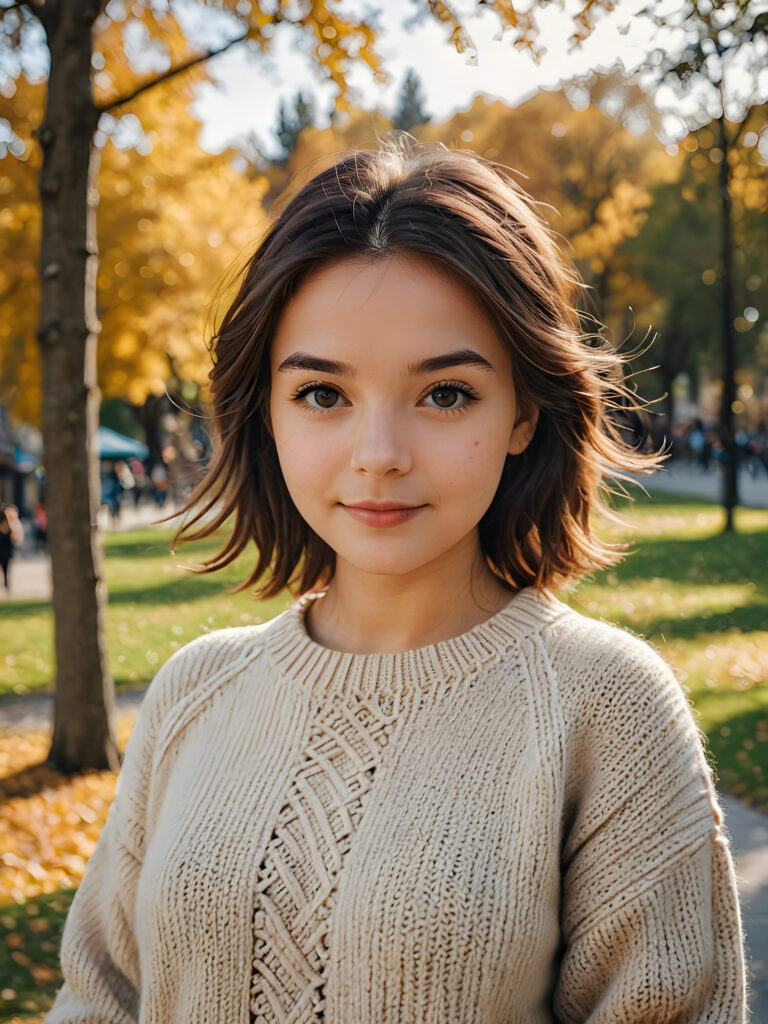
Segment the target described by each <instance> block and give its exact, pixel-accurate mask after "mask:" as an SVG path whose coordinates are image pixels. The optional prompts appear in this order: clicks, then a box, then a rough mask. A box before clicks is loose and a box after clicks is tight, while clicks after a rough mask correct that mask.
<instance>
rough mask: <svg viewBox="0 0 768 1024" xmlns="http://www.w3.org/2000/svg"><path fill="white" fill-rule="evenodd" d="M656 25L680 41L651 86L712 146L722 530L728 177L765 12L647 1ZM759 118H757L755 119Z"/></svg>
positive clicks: (729, 513)
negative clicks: (689, 103) (673, 101)
mask: <svg viewBox="0 0 768 1024" xmlns="http://www.w3.org/2000/svg"><path fill="white" fill-rule="evenodd" d="M643 13H644V16H645V17H649V18H651V19H652V20H653V21H654V22H655V23H656V24H657V25H658V26H659V27H661V28H663V29H665V30H666V31H668V30H669V29H670V28H677V29H679V30H681V31H682V32H683V34H684V37H685V40H686V41H685V43H684V44H683V47H682V49H681V50H679V51H678V52H676V53H673V54H668V53H665V52H662V51H657V52H656V54H655V55H652V57H651V60H650V62H649V77H650V79H651V81H652V82H653V83H654V84H655V85H659V84H672V85H673V86H675V87H676V88H677V91H678V93H679V94H680V95H681V96H683V97H684V98H685V99H687V100H690V99H695V100H696V102H695V103H694V104H693V109H692V110H691V112H690V113H688V114H686V115H685V120H686V123H687V125H688V127H689V128H691V129H696V128H700V127H702V125H704V124H707V123H708V122H710V121H711V123H712V128H713V129H714V133H715V136H714V140H713V141H714V144H713V146H712V147H711V149H710V159H711V161H712V163H713V164H715V165H716V166H717V170H718V194H719V200H720V202H719V214H720V216H719V246H718V248H719V254H718V257H719V258H718V261H717V262H718V266H717V270H716V274H717V279H718V283H719V290H720V295H719V299H720V342H721V353H722V378H723V389H722V402H721V413H720V434H721V442H722V445H723V450H724V453H725V456H726V458H725V463H724V473H723V498H722V501H723V507H724V508H725V512H726V523H725V529H726V531H731V530H733V510H734V508H735V507H736V505H737V504H738V503H739V494H738V450H737V447H736V443H735V439H734V403H735V398H736V396H735V386H736V344H735V334H736V328H735V322H734V321H735V287H736V286H735V279H734V265H733V264H734V248H733V233H734V223H733V177H732V171H733V168H734V166H735V165H737V164H738V162H739V150H740V148H741V147H742V146H743V143H744V136H745V134H746V126H747V122H748V121H749V120H750V117H751V115H752V112H753V111H754V110H755V109H763V106H762V105H763V102H764V101H765V99H766V96H765V91H766V86H765V81H764V76H765V66H766V59H767V58H768V11H766V10H765V5H764V4H763V3H761V2H759V0H757V2H756V0H730V2H722V3H714V2H712V0H686V2H685V3H683V4H682V5H681V6H680V8H679V9H678V10H677V11H676V12H675V16H674V18H673V22H672V23H670V20H669V18H668V16H665V17H662V16H661V15H660V13H658V12H656V11H655V10H654V8H653V5H651V6H650V7H649V8H647V9H646V10H645V11H644V12H643ZM763 124H765V122H763Z"/></svg>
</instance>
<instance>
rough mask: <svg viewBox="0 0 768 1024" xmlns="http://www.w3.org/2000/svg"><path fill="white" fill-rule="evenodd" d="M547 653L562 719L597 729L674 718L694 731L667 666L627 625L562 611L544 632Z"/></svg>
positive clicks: (683, 695) (687, 707) (685, 699)
mask: <svg viewBox="0 0 768 1024" xmlns="http://www.w3.org/2000/svg"><path fill="white" fill-rule="evenodd" d="M546 643H547V648H548V657H549V661H550V664H551V666H552V669H553V671H554V674H555V677H556V681H557V688H558V692H559V694H560V699H561V701H562V705H563V708H564V710H565V712H566V718H568V719H570V720H571V721H572V722H573V723H574V724H576V723H577V722H581V723H582V724H585V725H590V724H591V725H592V726H601V727H603V728H616V729H618V730H621V729H622V727H623V728H630V729H632V728H635V727H637V726H639V725H641V724H642V725H643V726H645V727H647V726H648V723H654V722H656V723H663V722H665V721H666V722H669V721H670V720H676V721H677V722H678V724H679V725H680V726H682V727H684V731H690V730H691V729H693V730H694V731H696V730H695V727H694V723H693V719H692V716H691V709H690V703H689V700H688V697H687V695H686V693H685V691H684V689H683V687H682V684H681V683H680V682H679V680H678V679H677V677H676V676H675V674H674V672H673V670H672V668H671V666H670V665H669V664H668V663H667V662H666V661H665V660H664V658H663V657H662V656H661V654H660V653H659V652H658V651H657V650H656V648H654V647H653V646H652V645H651V644H650V643H649V642H648V641H647V640H646V639H644V638H642V637H640V636H637V635H635V634H634V633H631V632H630V631H629V630H628V629H625V628H623V627H620V626H617V625H615V624H612V623H608V622H605V621H603V620H599V619H593V618H590V617H589V616H587V615H584V614H583V613H581V612H578V611H576V610H574V609H568V611H567V613H566V614H563V615H561V616H560V617H559V618H558V619H557V620H556V621H555V622H553V623H552V625H551V626H550V628H549V630H548V631H547V637H546Z"/></svg>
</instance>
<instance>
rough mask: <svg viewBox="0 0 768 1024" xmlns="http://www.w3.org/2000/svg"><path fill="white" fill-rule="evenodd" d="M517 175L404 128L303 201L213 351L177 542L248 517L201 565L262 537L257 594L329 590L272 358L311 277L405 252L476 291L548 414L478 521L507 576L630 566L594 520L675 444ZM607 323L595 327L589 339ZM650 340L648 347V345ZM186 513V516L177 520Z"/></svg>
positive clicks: (488, 554) (263, 251)
mask: <svg viewBox="0 0 768 1024" xmlns="http://www.w3.org/2000/svg"><path fill="white" fill-rule="evenodd" d="M513 173H514V172H512V171H511V170H510V169H509V168H505V167H503V166H502V165H500V164H497V163H494V162H493V161H490V160H488V159H486V158H483V157H481V156H478V155H476V154H474V153H471V152H468V151H466V150H449V149H447V148H446V147H445V146H444V145H442V144H434V145H425V144H419V143H416V142H415V141H414V140H412V139H411V138H410V137H409V136H407V135H404V134H398V133H393V134H392V135H390V136H389V137H387V138H385V139H384V140H382V141H381V142H380V144H379V146H378V148H376V149H364V150H358V151H356V152H353V153H351V154H349V155H347V156H345V157H343V159H341V160H339V161H338V162H337V163H336V164H335V165H334V166H332V167H330V168H328V169H326V170H323V171H321V172H320V173H319V174H317V175H316V176H315V177H313V178H312V179H311V180H310V181H308V182H307V183H306V184H305V185H304V186H303V187H301V188H300V189H299V190H297V191H295V192H294V194H293V195H292V196H291V197H290V199H288V201H287V202H286V203H285V205H282V204H281V205H280V212H279V214H278V216H277V217H276V220H275V221H274V223H273V224H272V225H271V226H270V228H269V229H268V230H267V232H266V234H265V236H264V238H263V239H262V240H261V242H260V244H259V245H258V246H257V247H256V249H255V251H254V252H253V254H252V255H251V256H250V258H249V260H248V262H247V264H246V266H245V267H244V268H243V269H242V271H241V273H240V274H239V275H238V277H237V281H238V282H239V283H238V288H237V294H236V296H235V298H234V300H233V301H232V302H231V304H230V306H229V308H228V309H227V310H226V312H225V313H224V316H223V319H222V321H221V324H220V326H219V327H218V329H217V330H216V331H215V332H214V333H213V336H212V338H211V342H210V346H209V348H210V351H211V356H212V361H213V366H212V369H211V371H210V375H209V376H210V394H211V401H212V420H211V430H212V439H213V455H212V458H211V461H210V463H209V465H208V467H207V471H206V472H205V475H204V476H203V478H202V479H201V480H200V482H199V483H198V484H197V486H196V487H195V488H194V490H193V492H192V494H191V495H190V497H189V498H188V500H187V501H186V503H185V505H184V506H183V507H182V509H181V510H180V511H179V512H178V513H177V515H179V516H181V515H184V514H185V513H191V518H190V519H188V520H185V521H183V522H182V525H181V526H180V527H179V528H178V530H177V532H176V535H175V537H174V539H173V543H172V549H173V548H175V546H176V544H177V542H187V541H194V540H200V539H203V538H206V537H209V536H211V535H213V534H214V533H216V531H217V530H219V529H220V528H221V527H222V526H224V525H225V524H226V523H228V522H229V521H232V532H231V534H230V535H229V537H228V539H227V541H226V543H225V544H224V546H223V547H222V549H221V550H220V551H219V552H218V553H217V554H216V555H215V556H214V557H212V558H211V559H209V560H207V561H205V562H204V563H203V564H202V566H199V567H190V568H191V571H193V572H198V573H208V572H214V571H216V570H218V569H222V568H224V567H225V566H227V565H229V564H230V563H232V562H233V561H234V560H235V559H236V558H237V557H238V556H239V555H240V554H241V553H242V552H243V551H244V550H245V548H246V547H247V545H248V543H249V542H250V541H253V542H254V544H255V548H256V552H257V558H256V562H255V565H254V567H253V570H252V572H251V573H250V575H249V576H248V578H247V579H246V580H245V581H244V582H242V583H241V584H240V585H239V586H237V587H236V588H234V589H233V591H231V592H233V593H234V592H237V591H239V590H243V589H245V588H246V587H248V586H251V585H253V584H259V586H258V589H257V590H256V592H255V593H256V596H257V597H260V598H262V597H271V596H274V595H276V594H278V593H279V592H280V591H282V590H283V589H284V588H285V587H289V588H295V589H297V590H298V592H299V593H303V592H306V591H308V590H311V589H313V588H316V587H318V586H322V585H325V584H326V583H327V582H328V581H329V580H330V579H331V578H332V576H333V573H334V570H335V557H336V556H335V553H334V552H333V550H332V549H331V548H330V547H329V546H328V545H327V544H326V543H325V542H324V541H323V540H322V539H321V538H320V537H318V536H317V535H316V534H315V533H314V531H312V530H311V529H310V527H309V526H308V525H307V523H306V522H305V521H304V519H303V518H302V517H301V516H300V515H299V513H298V511H297V509H296V507H295V505H294V504H293V502H292V500H291V498H290V496H289V494H288V491H287V488H286V485H285V483H284V481H283V477H282V473H281V470H280V465H279V461H278V458H277V450H276V447H275V443H274V440H273V438H272V435H271V428H270V422H269V393H270V380H269V354H270V346H271V342H272V338H273V337H274V334H275V330H276V327H277V324H278V321H279V318H280V315H281V311H282V309H283V308H284V306H285V305H286V303H287V302H289V301H290V299H291V297H292V296H293V295H294V294H295V293H296V291H297V290H298V288H299V287H300V286H301V284H302V282H303V281H304V280H305V278H306V277H307V276H308V275H309V274H310V273H312V272H313V271H315V270H318V269H319V268H321V267H322V266H325V265H327V264H329V263H331V262H333V261H338V260H342V259H349V258H351V257H355V258H363V259H370V260H379V259H385V258H390V257H392V256H394V255H397V254H403V255H409V254H410V255H414V256H418V257H421V258H424V259H427V260H429V261H431V262H432V263H433V264H434V265H435V266H436V267H437V268H438V269H440V270H441V271H442V272H443V273H445V274H446V275H448V276H451V277H452V278H453V279H454V280H456V281H457V282H459V283H460V284H461V285H463V286H464V287H466V288H468V289H469V290H470V291H471V292H472V293H473V294H474V296H475V297H476V299H477V300H478V302H479V303H480V305H481V306H482V307H483V309H484V310H485V312H486V314H487V315H488V317H489V318H490V319H491V320H492V322H493V323H494V325H495V327H496V328H497V330H498V332H499V336H500V338H501V339H502V341H503V342H504V344H505V345H506V347H507V349H508V351H509V354H510V357H511V360H512V368H513V374H514V379H515V382H516V387H517V391H518V398H519V400H520V401H521V402H531V403H533V404H534V405H536V406H537V407H538V409H539V421H538V425H537V428H536V430H535V433H534V435H533V438H532V440H531V442H530V443H529V445H528V446H527V448H526V449H525V450H524V451H523V452H522V453H521V454H520V455H514V456H513V455H510V456H508V457H507V460H506V463H505V465H504V469H503V472H502V476H501V480H500V481H499V485H498V488H497V491H496V494H495V496H494V498H493V501H492V502H491V505H490V507H489V508H488V510H487V512H486V513H485V515H484V516H483V518H482V520H481V521H480V523H479V526H478V532H479V539H480V545H481V549H482V551H483V554H484V556H485V558H486V559H487V562H488V565H489V566H490V568H491V569H492V571H493V572H494V573H495V574H496V575H497V576H498V577H499V578H500V579H501V580H502V581H503V582H504V583H505V584H506V585H507V586H508V587H509V588H510V589H511V590H519V589H521V588H523V587H526V586H536V587H538V588H545V587H546V588H552V589H557V588H558V587H561V586H563V585H565V584H566V583H567V582H569V581H572V580H576V579H578V578H579V577H581V576H583V575H585V574H586V573H589V572H592V571H594V570H596V569H599V568H603V567H606V566H609V565H613V564H615V563H616V562H618V561H619V560H620V559H621V557H623V553H624V552H625V550H626V548H627V545H625V544H616V543H613V544H611V543H607V542H605V541H603V540H601V539H600V538H598V537H597V536H596V535H595V533H594V531H593V529H592V525H591V518H592V515H593V514H594V513H596V512H597V513H602V514H603V515H605V516H606V517H608V518H609V519H613V520H616V519H617V517H616V515H615V514H614V513H613V512H612V511H611V509H610V507H609V504H608V501H609V498H610V497H611V496H615V495H617V494H620V493H626V492H625V491H624V490H623V488H622V489H621V490H620V491H616V490H615V489H613V488H612V486H611V483H612V482H614V483H618V484H619V486H621V482H622V481H624V482H629V481H630V480H631V479H632V477H631V476H630V474H638V473H639V474H643V473H649V472H652V471H653V470H654V469H655V468H657V467H658V465H659V464H660V463H661V461H662V460H663V458H664V457H665V456H664V453H663V452H642V451H639V450H637V449H636V448H635V447H633V445H632V443H630V441H628V440H627V439H626V437H625V433H626V431H627V430H629V429H630V427H631V424H632V422H633V421H636V420H637V418H638V417H639V416H641V415H642V413H643V411H644V410H645V409H646V408H647V407H648V405H649V403H647V402H644V401H642V400H641V399H639V398H638V396H637V394H636V393H635V391H634V390H633V389H632V388H631V387H629V386H628V383H627V381H629V380H630V379H631V378H630V377H625V374H624V371H625V365H626V363H627V358H628V357H627V356H622V355H621V354H620V353H619V352H618V351H617V350H616V349H615V348H614V347H613V346H612V345H611V344H610V342H609V341H608V340H607V339H606V338H605V337H604V336H603V335H602V334H601V333H600V329H599V325H597V322H596V321H595V320H594V318H593V317H590V316H588V315H587V316H585V314H584V313H583V312H579V301H580V298H581V297H582V295H583V294H584V288H585V286H584V285H583V283H582V282H581V280H580V278H579V276H578V273H577V271H576V269H575V267H574V266H573V265H572V264H571V263H570V261H569V260H568V259H567V258H566V257H565V255H564V254H563V252H562V250H561V248H560V247H559V245H558V242H557V236H556V234H555V232H554V231H552V230H551V229H550V228H549V227H548V226H547V225H546V223H545V222H544V220H543V219H542V217H541V215H540V214H539V213H538V211H537V205H539V204H537V203H536V202H535V201H534V200H533V199H531V198H530V196H528V195H527V193H525V192H524V190H523V189H522V188H521V187H520V185H518V184H517V182H516V181H515V179H514V177H513ZM590 320H591V321H592V324H593V325H594V326H595V328H596V329H595V330H594V331H588V330H586V329H585V326H586V323H588V322H589V321H590ZM649 344H650V342H649ZM632 356H633V354H632V353H630V356H629V358H631V357H632ZM169 518H173V517H169Z"/></svg>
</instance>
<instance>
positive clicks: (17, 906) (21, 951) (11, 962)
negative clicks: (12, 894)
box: [0, 889, 75, 1021]
mask: <svg viewBox="0 0 768 1024" xmlns="http://www.w3.org/2000/svg"><path fill="white" fill-rule="evenodd" d="M74 894H75V890H74V889H61V890H60V891H59V892H55V893H51V894H50V895H47V896H45V895H43V896H38V897H36V898H35V899H34V900H29V901H28V902H26V903H14V904H11V905H9V906H3V907H0V979H2V982H0V1021H3V1020H11V1019H13V1018H12V1016H11V1015H15V1014H18V1015H20V1016H22V1017H28V1016H29V1015H30V1014H41V1013H44V1012H45V1011H46V1010H48V1009H49V1008H50V1005H51V1003H52V1002H53V997H54V996H55V994H56V992H57V991H58V989H59V987H60V985H61V974H60V971H59V946H60V945H61V933H62V931H63V929H64V921H65V919H66V916H67V911H68V910H69V905H70V903H71V902H72V897H73V896H74Z"/></svg>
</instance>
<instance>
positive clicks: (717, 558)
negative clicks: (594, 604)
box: [594, 530, 768, 590]
mask: <svg viewBox="0 0 768 1024" xmlns="http://www.w3.org/2000/svg"><path fill="white" fill-rule="evenodd" d="M607 572H608V573H609V574H611V576H612V577H615V578H616V579H617V582H619V583H629V582H635V581H636V580H643V579H658V578H663V579H669V580H671V581H673V582H675V583H691V584H701V583H711V584H718V583H744V582H745V581H750V582H754V583H756V584H758V585H759V586H761V587H765V588H766V590H768V530H761V531H758V532H755V533H742V534H718V535H716V536H714V537H702V538H694V539H691V540H681V539H677V540H669V539H665V538H662V537H659V538H652V537H643V538H641V539H639V540H637V541H634V542H632V550H631V551H630V552H629V553H628V554H627V556H626V558H625V559H624V561H623V562H620V563H619V564H618V565H617V566H615V567H614V568H612V569H610V570H607ZM604 580H605V576H604V574H603V573H600V574H597V575H595V577H594V582H595V583H603V582H604Z"/></svg>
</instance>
